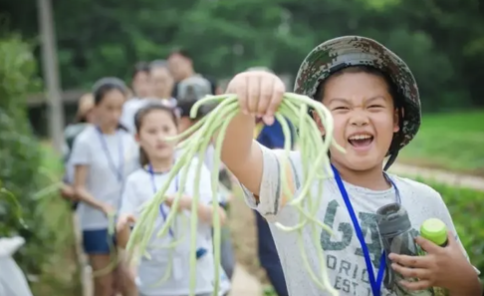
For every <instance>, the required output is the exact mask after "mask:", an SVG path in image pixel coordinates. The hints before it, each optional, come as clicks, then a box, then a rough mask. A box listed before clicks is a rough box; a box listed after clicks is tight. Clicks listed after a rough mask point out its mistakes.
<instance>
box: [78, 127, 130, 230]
mask: <svg viewBox="0 0 484 296" xmlns="http://www.w3.org/2000/svg"><path fill="white" fill-rule="evenodd" d="M101 137H102V139H104V142H105V144H106V148H107V150H108V152H106V148H105V146H104V145H103V141H102V139H101ZM120 143H122V145H120ZM121 148H122V151H121ZM120 152H121V153H122V155H120ZM108 154H109V157H108ZM109 158H110V159H111V160H112V162H113V163H112V164H111V163H110V161H109ZM120 163H122V165H120ZM76 165H84V166H87V167H88V175H87V180H86V182H87V183H86V188H87V190H88V191H89V192H90V193H91V195H92V196H93V197H94V198H95V199H97V200H100V201H102V202H104V203H107V204H110V205H111V206H113V207H114V208H116V209H118V208H119V205H120V202H121V192H122V188H123V183H124V181H125V180H126V178H127V176H128V175H129V174H130V173H131V172H133V171H135V170H136V169H137V168H138V167H139V148H138V145H137V144H136V142H135V140H134V138H133V136H132V135H130V134H129V133H128V132H126V131H124V130H121V129H119V130H117V132H116V133H115V134H112V135H101V134H99V132H98V131H97V129H96V127H95V126H89V127H86V129H85V130H83V131H82V133H81V134H80V135H79V136H77V137H76V139H75V140H74V146H73V149H72V154H71V156H70V158H69V166H72V167H75V166H76ZM113 166H114V167H113ZM120 168H122V170H121V169H120ZM115 169H116V171H115ZM118 171H122V177H123V178H122V180H121V181H120V180H118ZM77 214H78V215H79V221H80V226H81V229H82V230H98V229H105V228H107V227H108V224H109V223H108V222H109V221H108V218H107V217H106V215H105V214H104V213H103V212H101V211H100V210H98V209H95V208H93V207H91V206H90V205H88V204H87V203H82V202H81V203H80V204H79V207H78V209H77Z"/></svg>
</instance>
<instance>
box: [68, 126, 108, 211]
mask: <svg viewBox="0 0 484 296" xmlns="http://www.w3.org/2000/svg"><path fill="white" fill-rule="evenodd" d="M70 157H71V159H70V161H71V162H72V164H73V165H74V166H75V168H74V186H73V187H74V188H73V189H74V196H75V197H76V198H78V199H79V200H80V201H82V202H85V203H87V204H88V205H90V206H92V207H94V208H96V209H99V210H101V211H103V212H104V213H106V214H108V213H109V212H110V211H112V207H110V206H109V205H106V204H104V203H102V202H100V201H98V200H96V199H95V198H94V197H93V196H92V195H91V193H90V192H89V191H88V190H87V188H86V184H87V175H88V173H89V166H90V165H91V159H92V157H91V149H90V146H89V144H88V141H87V139H84V138H83V135H82V134H81V135H79V136H78V137H77V138H76V139H75V140H74V145H73V149H72V154H71V156H70Z"/></svg>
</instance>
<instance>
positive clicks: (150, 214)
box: [127, 93, 342, 296]
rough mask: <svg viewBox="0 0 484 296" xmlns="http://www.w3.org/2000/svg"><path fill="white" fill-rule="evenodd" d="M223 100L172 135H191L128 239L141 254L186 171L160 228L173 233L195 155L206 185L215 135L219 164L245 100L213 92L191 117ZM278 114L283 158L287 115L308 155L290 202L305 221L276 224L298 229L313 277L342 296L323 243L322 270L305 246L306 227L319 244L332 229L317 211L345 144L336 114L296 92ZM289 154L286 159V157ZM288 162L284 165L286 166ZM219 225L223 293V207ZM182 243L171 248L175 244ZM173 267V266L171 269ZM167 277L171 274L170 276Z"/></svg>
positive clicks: (193, 263)
mask: <svg viewBox="0 0 484 296" xmlns="http://www.w3.org/2000/svg"><path fill="white" fill-rule="evenodd" d="M207 103H208V104H210V103H217V107H216V108H215V109H214V110H213V111H212V112H210V113H209V114H208V115H207V116H205V117H204V118H203V119H201V120H200V121H199V122H197V123H196V124H195V125H194V126H192V127H191V128H190V129H189V130H187V131H185V132H184V133H182V134H180V135H178V136H177V137H174V138H171V139H169V140H170V141H171V140H172V141H177V140H180V139H183V138H185V137H186V136H188V135H190V136H189V137H188V138H187V139H186V140H184V141H183V142H180V143H179V147H180V148H182V153H181V155H180V156H179V159H178V161H177V162H176V163H175V165H174V167H173V169H172V170H171V171H170V174H169V179H168V181H167V182H166V183H165V184H163V186H162V188H161V190H160V191H159V192H158V193H157V194H156V195H155V197H154V198H153V199H151V200H150V202H149V203H147V204H145V205H144V207H143V209H142V212H141V215H140V217H139V219H138V221H137V223H136V226H135V228H134V230H133V232H132V235H131V237H130V240H129V243H128V247H127V249H128V251H130V252H133V250H135V249H136V250H137V253H139V254H142V255H143V254H144V255H146V256H149V254H147V253H146V251H147V247H148V244H149V242H150V238H151V237H152V235H153V233H154V231H155V230H154V227H155V223H154V221H155V220H156V219H157V216H158V215H159V212H158V209H159V207H160V205H161V204H162V203H163V202H164V201H165V199H166V193H167V190H168V188H169V184H170V183H171V182H172V180H173V179H174V178H175V176H176V175H177V174H178V173H179V172H181V180H180V184H181V186H180V187H181V188H180V190H179V192H178V193H177V195H176V197H175V199H174V202H173V205H172V208H171V211H170V213H169V215H168V217H167V219H166V221H165V223H164V224H163V227H162V229H161V230H160V231H159V233H158V236H164V235H167V233H168V230H169V228H170V227H171V225H172V223H173V222H174V218H175V216H176V215H177V212H178V203H179V199H180V198H181V196H182V192H183V191H184V187H185V183H186V181H187V175H188V170H189V165H187V164H188V163H190V160H191V159H193V158H194V157H196V156H197V155H198V158H199V162H198V164H197V165H198V168H197V173H196V179H195V186H194V187H195V190H197V188H199V186H200V171H201V168H202V165H203V159H204V157H205V151H206V149H207V147H208V145H209V144H210V143H211V140H212V138H213V137H215V138H214V140H215V155H214V167H219V165H220V161H221V160H220V156H221V147H222V143H223V139H224V135H225V132H226V130H227V127H228V124H229V123H230V121H231V120H232V118H233V117H234V116H236V115H237V114H238V112H239V103H238V100H237V97H236V96H235V95H220V96H207V97H205V98H203V99H202V100H200V101H198V102H197V103H196V104H195V105H194V107H193V108H192V110H191V114H190V115H191V116H192V117H194V116H195V115H196V112H197V110H198V108H199V107H200V105H202V104H207ZM309 108H311V109H312V110H314V112H316V114H317V115H318V116H319V117H320V118H321V121H322V123H323V126H324V129H325V137H324V139H321V133H320V131H319V129H318V127H317V125H316V123H315V121H314V120H313V119H312V117H311V116H310V115H309V112H308V109H309ZM275 117H276V119H277V120H278V121H279V122H280V123H281V125H282V128H283V132H284V136H285V145H284V150H285V154H286V157H283V158H282V159H283V161H287V159H288V155H289V152H290V149H291V132H290V128H289V126H288V124H287V122H286V121H285V120H284V119H285V118H287V119H288V120H290V121H291V122H292V124H293V125H294V126H295V127H296V128H297V129H298V131H299V135H298V143H299V150H300V153H301V158H302V160H303V180H304V181H303V183H302V184H301V187H300V188H299V190H298V194H297V196H295V197H294V198H293V199H292V200H290V201H289V202H288V205H290V206H292V207H294V208H295V209H296V210H297V211H298V212H299V214H300V222H299V223H298V224H297V225H295V226H285V225H281V224H280V223H276V226H277V227H278V228H279V229H281V230H282V231H287V232H289V231H291V232H296V233H297V234H298V236H299V248H300V251H301V254H302V258H303V264H304V265H305V266H306V269H307V271H308V274H309V276H310V277H311V279H312V280H313V281H314V282H315V283H316V284H317V285H318V287H319V288H321V289H322V290H326V291H328V292H330V293H331V295H333V296H335V295H338V292H337V291H336V290H335V289H334V288H333V287H332V285H331V284H330V282H329V279H328V274H327V272H326V264H325V259H324V255H323V250H322V248H317V249H318V260H319V264H320V270H319V272H315V271H314V270H313V268H312V267H311V266H310V264H309V260H308V257H307V254H306V251H305V248H304V245H303V239H302V229H303V228H304V227H310V229H311V231H312V234H313V235H312V239H313V243H314V244H315V245H319V244H320V242H319V235H320V230H321V228H323V229H325V231H329V232H331V230H330V229H329V228H328V227H327V226H326V225H324V224H323V223H322V222H321V221H319V220H318V219H317V217H316V214H317V210H318V208H319V205H320V203H321V196H322V192H323V188H322V184H323V182H321V179H322V178H324V177H327V176H328V174H331V169H330V162H329V158H328V150H329V147H330V145H335V146H336V147H337V148H338V149H340V150H341V149H342V148H341V147H339V146H337V145H336V143H335V142H334V141H333V119H332V116H331V113H330V112H329V111H328V110H327V109H326V108H325V107H324V106H323V105H322V104H321V103H319V102H316V101H314V100H312V99H310V98H308V97H306V96H301V95H298V94H293V93H286V94H285V95H284V99H283V101H282V103H281V105H280V107H279V109H278V111H277V113H276V115H275ZM284 159H285V160H284ZM286 164H287V163H282V164H281V165H282V166H283V167H285V165H286ZM218 174H219V172H218V170H214V171H213V172H212V175H211V186H212V191H213V199H212V202H213V205H214V206H216V205H218V196H217V192H218V184H219V181H218ZM280 178H281V179H282V180H287V179H286V170H284V169H283V170H281V176H280ZM281 183H282V184H283V192H284V195H285V196H293V195H294V192H291V191H290V189H289V186H288V185H287V183H288V182H281ZM314 184H319V185H318V186H317V187H318V189H317V192H312V191H313V190H311V189H312V187H313V186H314ZM198 201H199V193H197V192H196V193H195V194H194V196H193V204H192V211H191V217H190V223H191V232H190V239H191V247H192V252H191V253H190V295H191V296H194V295H195V294H194V289H195V284H196V264H197V259H196V237H197V232H196V229H197V224H198V217H197V211H196V210H195V208H196V206H197V204H198ZM213 225H214V238H213V239H214V265H215V268H214V270H215V277H214V279H215V282H214V289H215V291H214V293H213V295H214V296H216V295H218V293H219V291H218V289H219V286H220V275H219V272H220V268H219V266H220V254H221V250H220V243H221V227H220V217H219V213H218V211H214V217H213ZM175 245H176V242H174V243H173V244H171V245H170V246H169V247H174V246H175ZM167 272H169V271H167ZM164 277H165V278H166V275H165V276H164Z"/></svg>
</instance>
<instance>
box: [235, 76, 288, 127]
mask: <svg viewBox="0 0 484 296" xmlns="http://www.w3.org/2000/svg"><path fill="white" fill-rule="evenodd" d="M285 89H286V88H285V85H284V83H283V82H282V80H281V79H279V77H277V76H276V75H274V74H272V73H268V72H264V71H250V72H244V73H240V74H238V75H236V76H235V77H234V78H233V79H232V80H231V81H230V82H229V85H228V87H227V93H235V94H237V97H238V98H239V104H240V109H241V110H242V112H243V113H244V114H246V115H252V116H259V117H262V120H263V121H264V122H265V123H266V124H268V125H272V124H273V123H274V114H275V113H276V111H277V108H279V105H280V104H281V101H282V96H283V95H284V92H285Z"/></svg>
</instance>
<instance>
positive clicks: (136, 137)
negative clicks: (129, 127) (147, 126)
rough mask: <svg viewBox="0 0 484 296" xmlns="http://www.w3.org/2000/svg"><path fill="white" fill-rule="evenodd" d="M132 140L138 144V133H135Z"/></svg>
mask: <svg viewBox="0 0 484 296" xmlns="http://www.w3.org/2000/svg"><path fill="white" fill-rule="evenodd" d="M134 139H135V140H136V142H137V143H139V133H136V134H135V135H134Z"/></svg>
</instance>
